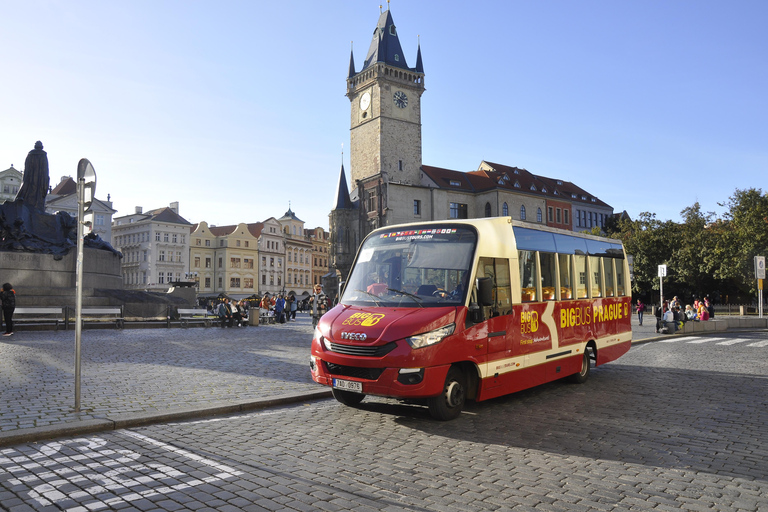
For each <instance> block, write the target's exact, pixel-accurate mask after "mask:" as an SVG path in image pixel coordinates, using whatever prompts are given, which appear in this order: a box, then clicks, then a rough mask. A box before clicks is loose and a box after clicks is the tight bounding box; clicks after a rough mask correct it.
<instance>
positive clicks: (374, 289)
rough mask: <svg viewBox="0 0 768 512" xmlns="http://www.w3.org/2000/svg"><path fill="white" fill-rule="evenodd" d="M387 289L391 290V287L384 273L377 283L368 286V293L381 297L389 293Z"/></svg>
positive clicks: (380, 275)
mask: <svg viewBox="0 0 768 512" xmlns="http://www.w3.org/2000/svg"><path fill="white" fill-rule="evenodd" d="M387 288H389V285H388V284H387V277H386V275H384V274H383V273H380V274H379V276H378V279H377V281H376V282H375V283H373V284H370V285H368V289H367V290H366V291H367V292H368V293H371V294H373V295H379V296H381V295H384V294H385V293H386V292H387Z"/></svg>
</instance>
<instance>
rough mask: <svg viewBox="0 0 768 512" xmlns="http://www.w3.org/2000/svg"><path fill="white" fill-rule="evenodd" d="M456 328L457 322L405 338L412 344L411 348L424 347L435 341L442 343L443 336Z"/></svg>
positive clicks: (448, 334) (451, 332)
mask: <svg viewBox="0 0 768 512" xmlns="http://www.w3.org/2000/svg"><path fill="white" fill-rule="evenodd" d="M455 328H456V324H450V325H446V326H445V327H441V328H439V329H435V330H434V331H429V332H425V333H423V334H417V335H416V336H410V337H408V338H406V339H405V340H406V341H407V342H408V344H409V345H410V346H411V348H422V347H426V346H429V345H434V344H435V343H440V342H441V341H443V338H445V337H446V336H450V335H451V334H453V330H454V329H455Z"/></svg>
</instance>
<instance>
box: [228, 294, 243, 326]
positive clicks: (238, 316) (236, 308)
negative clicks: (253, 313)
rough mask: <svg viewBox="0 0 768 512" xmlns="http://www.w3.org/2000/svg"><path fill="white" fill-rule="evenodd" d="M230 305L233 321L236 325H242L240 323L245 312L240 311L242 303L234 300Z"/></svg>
mask: <svg viewBox="0 0 768 512" xmlns="http://www.w3.org/2000/svg"><path fill="white" fill-rule="evenodd" d="M229 307H230V309H231V310H232V323H233V324H234V326H235V327H240V324H242V322H243V313H242V312H241V311H240V305H239V304H238V303H237V301H236V300H233V301H232V304H230V306H229Z"/></svg>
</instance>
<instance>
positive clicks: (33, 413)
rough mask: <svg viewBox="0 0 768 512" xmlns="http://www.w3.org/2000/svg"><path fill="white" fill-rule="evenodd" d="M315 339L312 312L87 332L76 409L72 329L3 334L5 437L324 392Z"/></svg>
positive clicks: (0, 402)
mask: <svg viewBox="0 0 768 512" xmlns="http://www.w3.org/2000/svg"><path fill="white" fill-rule="evenodd" d="M311 339H312V325H311V322H310V319H309V318H308V317H307V316H306V315H299V316H297V321H296V322H289V323H287V324H282V325H261V326H258V327H255V326H252V327H241V328H227V329H221V328H220V327H209V328H203V327H199V328H189V329H182V328H172V329H124V330H84V331H83V334H82V340H81V400H80V404H81V411H80V412H79V413H75V412H73V409H74V403H75V382H74V380H75V379H74V364H75V363H74V360H75V355H74V351H75V349H74V345H75V335H74V332H73V331H67V332H64V331H19V332H16V333H15V334H14V335H13V336H11V337H7V338H1V339H0V444H10V443H13V442H15V441H17V440H18V437H17V436H19V435H22V434H25V435H27V436H33V437H31V438H30V437H25V438H23V439H21V440H29V439H34V438H35V437H34V436H36V437H37V438H46V437H49V438H50V437H52V434H53V435H55V434H56V432H57V431H58V430H60V429H63V428H66V427H67V426H68V427H71V428H75V427H77V428H79V429H81V430H85V431H87V430H88V429H89V428H90V429H95V430H101V429H103V428H104V424H103V423H104V422H107V423H110V422H111V423H113V424H114V423H115V421H118V422H120V421H122V422H125V425H124V426H127V425H129V424H131V422H133V424H135V423H137V422H140V421H141V420H142V418H148V417H153V416H154V417H159V418H162V417H163V416H162V415H164V414H166V415H167V414H168V413H178V414H182V413H191V414H193V413H195V412H196V411H200V410H205V409H209V410H210V409H215V408H227V407H229V408H232V407H237V406H239V405H243V404H252V403H254V402H258V401H264V400H265V399H267V398H276V397H277V398H279V397H282V398H285V399H286V400H288V399H290V398H291V397H297V396H305V395H307V394H311V393H318V392H320V393H321V394H327V393H328V392H327V388H324V387H321V386H318V385H317V384H315V383H314V382H313V381H312V379H311V377H310V373H309V346H310V343H311ZM165 417H166V418H172V417H173V416H165ZM115 426H117V427H119V426H120V425H119V424H117V425H115Z"/></svg>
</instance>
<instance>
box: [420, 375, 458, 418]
mask: <svg viewBox="0 0 768 512" xmlns="http://www.w3.org/2000/svg"><path fill="white" fill-rule="evenodd" d="M466 400H467V379H466V377H465V376H464V373H463V372H462V371H461V370H460V369H459V368H457V367H455V366H453V367H451V369H450V370H448V375H446V377H445V385H444V386H443V392H442V393H440V394H439V395H437V396H435V397H432V398H430V399H429V401H428V404H429V413H430V414H431V415H432V417H433V418H435V419H438V420H441V421H448V420H452V419H454V418H456V417H458V416H459V414H461V410H462V409H463V408H464V402H465V401H466Z"/></svg>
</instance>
